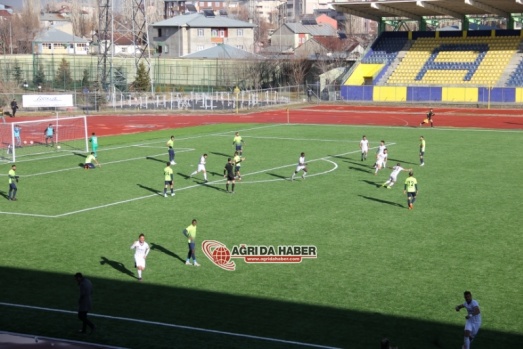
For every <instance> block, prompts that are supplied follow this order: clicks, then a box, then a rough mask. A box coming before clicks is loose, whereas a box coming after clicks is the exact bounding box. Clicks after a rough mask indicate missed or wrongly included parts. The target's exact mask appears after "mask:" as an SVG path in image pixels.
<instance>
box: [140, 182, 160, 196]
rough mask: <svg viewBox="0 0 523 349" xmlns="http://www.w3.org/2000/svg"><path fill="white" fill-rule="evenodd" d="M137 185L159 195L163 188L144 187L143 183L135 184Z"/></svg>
mask: <svg viewBox="0 0 523 349" xmlns="http://www.w3.org/2000/svg"><path fill="white" fill-rule="evenodd" d="M137 186H139V187H140V188H143V189H145V190H148V191H150V192H151V193H155V194H158V195H160V193H161V191H162V190H163V189H161V190H158V189H154V188H151V187H146V186H145V185H142V184H137Z"/></svg>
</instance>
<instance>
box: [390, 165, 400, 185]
mask: <svg viewBox="0 0 523 349" xmlns="http://www.w3.org/2000/svg"><path fill="white" fill-rule="evenodd" d="M401 171H403V167H401V166H394V167H393V168H392V172H391V173H390V178H391V179H393V180H394V182H396V179H397V178H398V174H399V173H400V172H401Z"/></svg>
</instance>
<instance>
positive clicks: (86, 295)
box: [74, 273, 95, 333]
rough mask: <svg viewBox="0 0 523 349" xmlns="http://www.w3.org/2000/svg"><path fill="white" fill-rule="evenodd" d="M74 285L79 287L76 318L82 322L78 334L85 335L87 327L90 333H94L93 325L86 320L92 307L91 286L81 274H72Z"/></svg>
mask: <svg viewBox="0 0 523 349" xmlns="http://www.w3.org/2000/svg"><path fill="white" fill-rule="evenodd" d="M74 278H75V280H76V283H77V284H78V286H79V287H80V298H79V299H78V318H79V319H80V321H82V328H81V329H80V330H78V332H80V333H86V331H87V327H89V328H90V329H91V333H93V332H94V329H95V326H94V324H93V323H92V322H91V321H90V320H89V319H88V318H87V313H88V312H90V311H91V307H92V303H93V300H92V296H93V284H92V283H91V281H90V280H89V279H87V278H85V277H84V276H83V275H82V273H76V274H74Z"/></svg>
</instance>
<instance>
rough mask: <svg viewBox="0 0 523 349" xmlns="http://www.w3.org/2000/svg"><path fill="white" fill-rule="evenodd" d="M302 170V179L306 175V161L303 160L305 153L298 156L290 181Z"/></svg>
mask: <svg viewBox="0 0 523 349" xmlns="http://www.w3.org/2000/svg"><path fill="white" fill-rule="evenodd" d="M302 170H303V174H302V175H301V178H302V179H305V176H306V175H307V163H306V162H305V153H301V154H300V158H299V159H298V166H296V171H294V173H293V174H292V176H291V181H293V180H294V177H295V176H296V174H298V172H300V171H302Z"/></svg>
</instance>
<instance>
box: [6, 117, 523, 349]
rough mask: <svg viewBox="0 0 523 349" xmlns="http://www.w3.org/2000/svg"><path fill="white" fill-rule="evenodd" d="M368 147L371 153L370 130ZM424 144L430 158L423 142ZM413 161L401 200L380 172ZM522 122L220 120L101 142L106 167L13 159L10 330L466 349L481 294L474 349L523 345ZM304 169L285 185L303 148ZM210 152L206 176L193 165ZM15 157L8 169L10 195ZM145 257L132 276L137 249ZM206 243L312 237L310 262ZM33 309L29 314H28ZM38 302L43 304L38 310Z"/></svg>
mask: <svg viewBox="0 0 523 349" xmlns="http://www.w3.org/2000/svg"><path fill="white" fill-rule="evenodd" d="M238 130H239V131H240V133H241V135H242V136H243V137H244V139H245V141H246V147H245V152H244V156H245V157H246V160H245V161H244V162H243V163H242V165H243V166H242V175H243V180H242V182H241V183H239V184H237V186H236V193H235V194H234V195H231V194H227V193H225V191H224V189H225V184H224V182H223V168H224V165H225V162H226V158H227V156H230V155H232V153H233V146H232V144H231V143H232V138H233V135H234V131H238ZM171 133H173V134H174V135H175V136H176V141H175V149H176V162H177V165H175V166H173V169H174V172H175V188H176V196H175V197H168V198H164V197H163V196H160V195H158V192H161V191H162V190H163V168H164V166H165V161H166V160H167V151H166V147H165V142H166V141H167V139H168V138H169V136H170V135H171ZM363 134H365V135H366V136H367V138H368V139H369V140H370V143H371V147H372V149H371V151H370V154H369V155H370V156H369V159H368V160H367V161H364V162H362V161H360V155H359V148H358V144H359V140H360V139H361V136H362V135H363ZM420 135H423V136H424V137H425V139H426V141H427V150H426V156H425V158H426V165H425V166H424V167H419V158H418V149H419V148H418V147H419V136H420ZM381 139H384V140H385V141H386V143H387V145H388V149H389V162H388V166H392V165H393V164H395V163H396V162H401V163H402V164H403V165H404V167H407V168H410V167H412V168H413V169H414V174H415V177H416V178H417V179H418V183H419V189H420V192H419V195H418V200H417V201H416V204H415V208H414V210H412V211H409V210H407V208H406V197H405V196H404V195H403V182H404V180H405V178H406V173H402V174H401V175H400V177H399V180H398V183H397V184H396V185H395V186H394V187H393V189H392V190H387V189H385V188H379V187H378V185H381V184H382V183H383V182H384V181H385V180H386V179H387V178H388V175H389V173H390V170H388V169H387V170H382V171H380V172H379V174H378V175H377V176H374V174H373V169H372V168H371V166H372V164H373V159H372V156H373V155H374V152H375V147H376V146H377V145H378V142H379V140H381ZM521 141H522V133H521V132H520V131H502V130H477V129H438V128H435V129H427V128H424V129H419V128H393V127H370V126H366V127H355V126H340V125H336V126H329V125H257V124H252V125H245V124H242V125H209V126H202V127H193V128H184V129H177V130H165V131H158V132H148V133H144V134H137V135H128V136H117V137H100V140H99V142H100V148H99V156H98V158H99V161H100V162H101V163H102V168H101V169H95V170H88V171H86V170H83V169H82V168H81V167H80V166H79V164H80V163H82V162H83V161H84V158H85V154H71V153H67V152H56V151H50V153H49V155H48V156H40V157H38V158H36V157H34V158H20V159H18V160H19V161H18V162H17V174H18V175H19V176H20V182H19V184H18V187H19V190H18V196H17V197H18V201H17V202H9V201H7V200H4V201H2V202H1V203H0V211H1V214H0V216H1V222H2V223H1V226H2V229H1V245H0V246H1V253H0V266H1V269H0V280H1V281H0V282H1V285H2V286H1V291H0V302H2V304H1V305H0V329H2V330H6V331H12V332H19V333H28V334H34V335H38V336H49V337H58V338H68V339H73V340H81V341H90V342H96V343H101V344H108V345H114V346H122V347H129V348H294V347H296V348H301V347H314V346H312V345H316V346H317V347H336V348H356V349H358V348H362V349H366V348H377V347H378V345H379V341H380V339H381V338H382V337H383V336H387V337H389V338H390V339H391V341H392V343H393V344H394V345H398V346H399V348H401V349H409V348H411V349H425V348H459V347H460V346H461V344H462V333H463V325H464V322H465V319H464V316H465V313H464V311H462V312H461V313H456V312H455V311H454V306H455V305H457V304H458V303H461V302H462V301H463V291H465V290H470V291H471V292H472V294H473V296H474V298H475V299H477V300H478V301H479V302H480V307H481V310H482V313H483V325H482V328H481V330H480V334H479V336H478V338H477V339H476V340H475V342H474V343H473V347H474V349H482V348H483V349H485V348H496V349H499V348H515V347H519V345H521V343H522V341H523V328H522V326H521V322H520V319H521V314H523V297H522V293H521V292H522V286H521V285H523V273H522V272H521V270H522V267H523V257H522V255H521V246H523V238H522V234H521V233H522V228H521V227H522V223H523V222H522V218H521V217H522V215H521V210H520V208H519V202H520V199H521V197H522V196H523V185H522V180H521V173H523V162H522V161H521V154H520V153H521V146H520V144H521ZM302 151H303V152H305V153H306V158H307V161H308V168H309V176H308V177H307V178H306V179H305V180H301V178H300V177H299V176H297V180H296V181H294V182H291V181H289V180H288V178H289V177H290V175H291V174H292V172H293V171H294V169H295V167H296V163H297V160H298V157H299V154H300V152H302ZM203 153H207V154H208V155H209V157H208V159H207V171H208V175H209V183H208V184H207V185H202V184H201V182H202V181H203V176H202V174H201V173H200V174H198V175H196V176H195V178H187V176H188V175H189V174H190V173H191V172H192V171H194V170H195V169H196V166H197V163H198V160H199V157H200V155H201V154H203ZM9 166H10V165H9V164H3V165H0V173H1V174H2V177H0V179H1V178H3V180H4V183H5V187H4V188H2V190H0V194H4V195H6V191H7V177H6V176H5V175H6V174H7V172H8V169H9ZM193 218H197V219H198V221H199V224H198V237H197V240H198V244H197V256H198V261H199V263H200V264H201V265H202V266H201V267H200V268H196V267H192V266H186V265H184V261H185V257H186V253H187V246H186V240H185V238H184V237H183V235H182V233H181V232H182V230H183V229H184V228H185V227H187V226H188V225H189V224H190V222H191V219H193ZM142 232H143V233H145V236H146V241H147V242H148V243H149V244H151V246H152V251H151V253H150V255H149V257H148V260H147V268H146V270H145V271H144V275H143V278H144V280H143V282H138V281H137V280H136V279H135V277H134V276H135V275H136V271H135V269H134V267H133V252H132V251H131V250H130V248H129V247H130V245H131V243H132V242H133V241H134V240H136V238H137V236H138V234H139V233H142ZM205 239H209V240H217V241H220V242H221V243H223V244H226V245H227V246H228V247H229V248H230V247H232V246H233V245H240V244H248V245H267V246H269V245H272V246H279V245H315V246H317V248H318V258H317V259H308V260H304V261H303V262H302V263H300V264H247V263H244V262H243V261H241V260H236V270H235V271H225V270H222V269H220V268H218V267H217V266H215V265H214V264H213V263H212V262H211V261H210V260H209V259H207V258H206V257H205V256H204V254H203V253H202V251H201V245H200V244H201V242H202V241H203V240H205ZM78 271H80V272H82V273H84V274H85V275H86V276H87V277H88V278H90V279H91V281H92V282H93V285H94V291H95V294H94V309H93V311H92V320H93V321H94V322H95V323H96V324H97V326H98V330H97V332H96V333H95V334H94V335H92V336H80V335H77V334H76V330H77V329H78V328H79V327H78V326H79V325H80V322H79V321H78V320H77V319H76V314H75V313H67V312H63V311H72V312H75V311H76V301H77V296H78V289H77V286H76V284H75V283H74V279H73V276H72V275H73V274H74V273H75V272H78ZM20 305H21V306H23V307H20ZM34 307H36V308H34Z"/></svg>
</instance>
